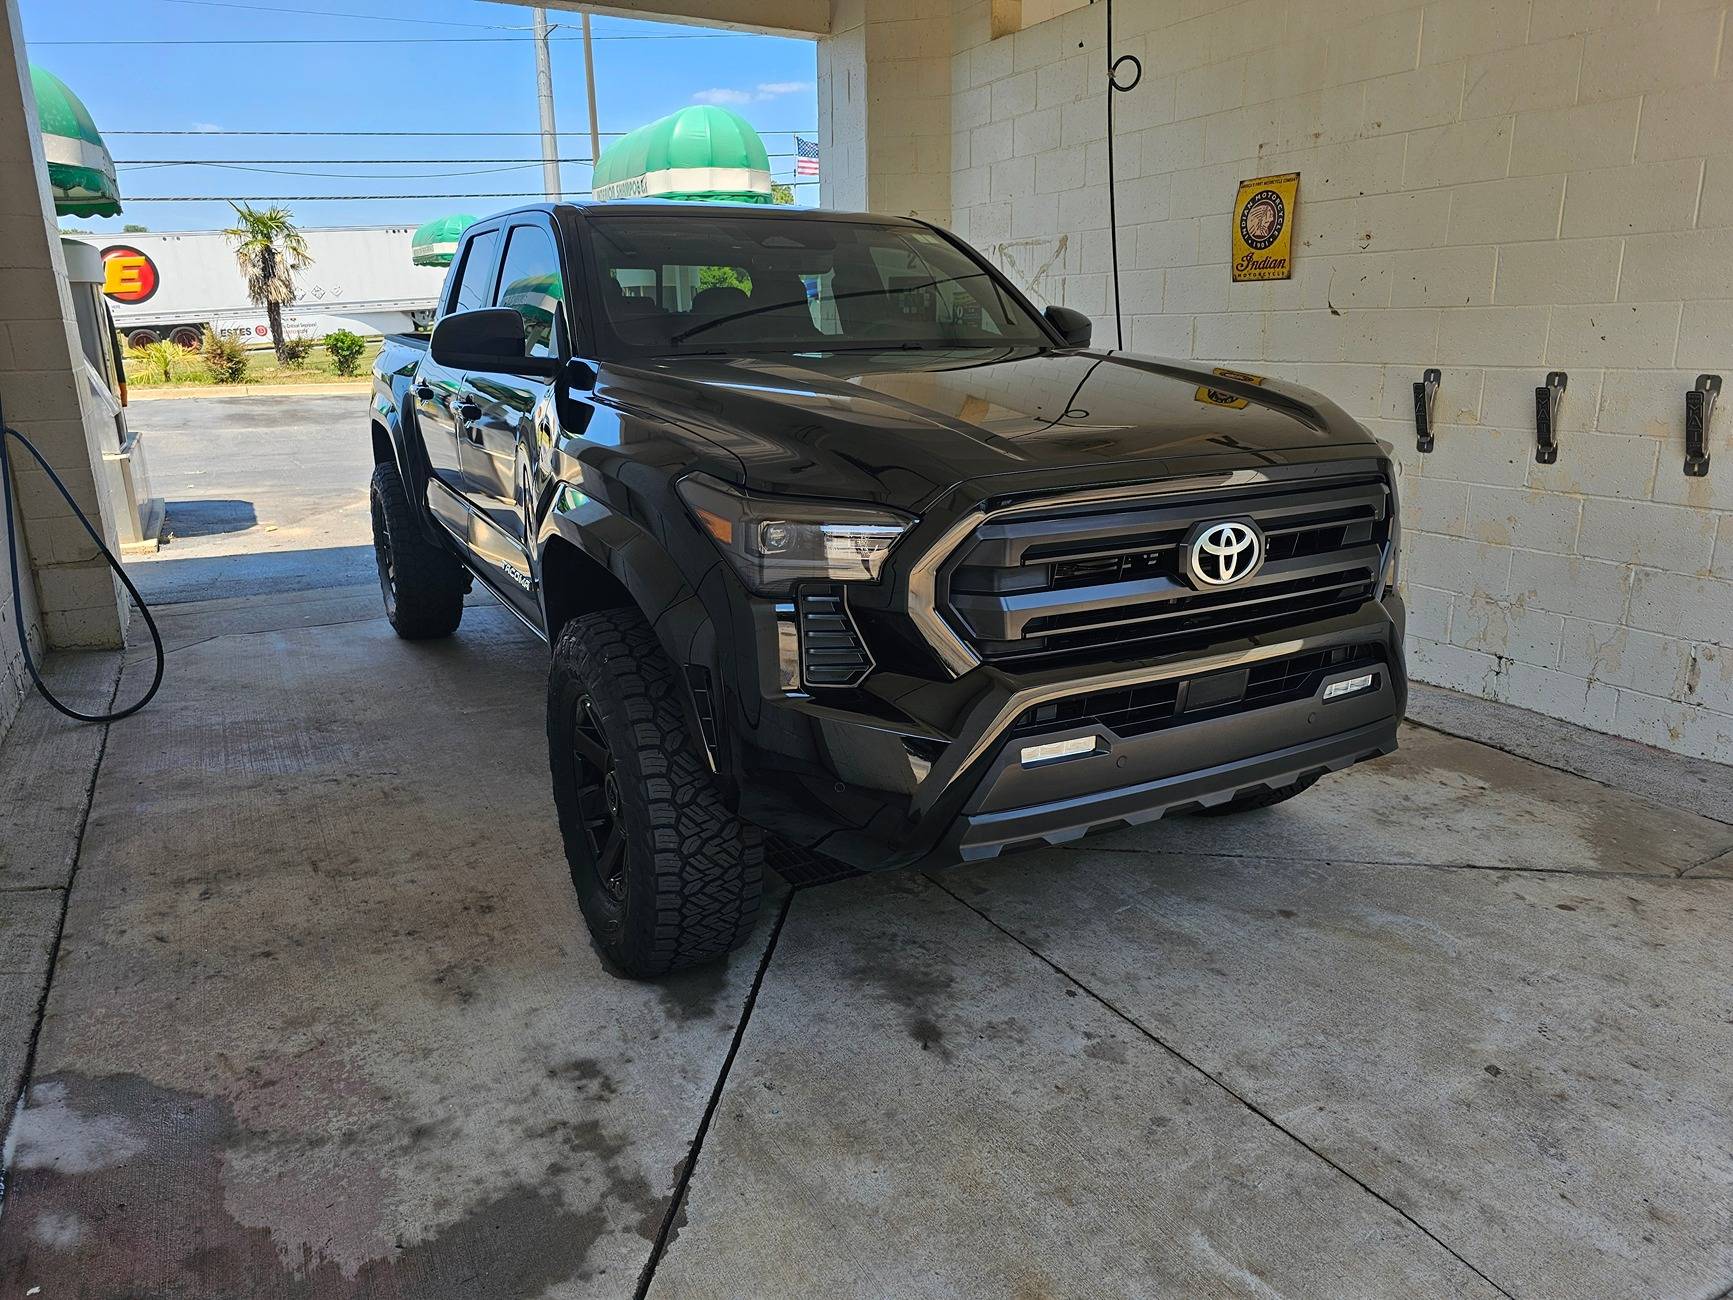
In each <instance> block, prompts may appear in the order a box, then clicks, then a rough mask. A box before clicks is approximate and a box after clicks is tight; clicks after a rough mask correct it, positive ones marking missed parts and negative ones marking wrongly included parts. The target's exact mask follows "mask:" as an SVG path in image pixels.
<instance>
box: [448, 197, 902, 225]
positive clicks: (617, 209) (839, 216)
mask: <svg viewBox="0 0 1733 1300" xmlns="http://www.w3.org/2000/svg"><path fill="white" fill-rule="evenodd" d="M561 208H563V209H566V210H568V211H570V212H573V213H575V214H576V215H578V216H580V217H586V218H587V217H597V216H614V215H618V214H622V213H628V212H630V213H633V214H642V215H644V216H658V217H691V218H693V219H694V220H702V219H703V218H704V217H705V215H706V214H714V213H715V211H716V210H717V209H718V208H723V209H726V210H727V211H728V212H729V213H730V214H731V215H732V214H738V215H741V216H759V217H771V218H775V217H800V218H803V219H805V220H808V221H812V220H817V221H870V222H873V223H875V224H877V225H897V226H918V225H920V224H921V222H919V221H917V220H915V219H914V218H912V217H899V216H893V215H891V214H889V213H882V212H837V211H835V210H834V209H831V208H811V207H805V206H802V205H800V204H793V203H739V202H721V201H717V202H712V201H710V200H705V201H704V202H702V203H696V202H693V201H691V200H689V199H687V200H677V199H606V200H601V201H598V200H593V199H584V200H564V201H562V202H559V203H526V204H521V205H519V206H518V207H515V208H508V209H506V210H505V211H503V212H491V213H489V214H488V215H487V216H485V217H482V218H481V219H480V221H478V222H477V223H476V224H477V225H480V224H481V223H482V222H486V221H492V220H495V219H496V218H499V217H507V216H511V215H513V214H514V213H519V212H547V213H551V212H553V211H555V210H556V209H561Z"/></svg>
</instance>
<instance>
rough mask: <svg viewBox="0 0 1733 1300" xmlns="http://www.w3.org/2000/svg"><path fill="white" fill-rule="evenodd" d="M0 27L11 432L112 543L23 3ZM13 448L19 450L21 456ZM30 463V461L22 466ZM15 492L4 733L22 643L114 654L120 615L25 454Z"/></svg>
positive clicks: (0, 222)
mask: <svg viewBox="0 0 1733 1300" xmlns="http://www.w3.org/2000/svg"><path fill="white" fill-rule="evenodd" d="M5 20H6V21H5V24H4V27H3V28H0V399H3V400H4V403H5V416H6V421H7V423H9V424H11V425H13V426H14V427H15V428H17V429H19V430H20V431H22V432H23V433H24V434H25V435H26V436H27V437H29V438H30V439H31V441H32V442H34V443H35V444H36V445H37V447H39V448H40V449H41V450H42V452H43V454H44V455H46V456H47V457H48V459H49V462H50V463H51V464H52V465H53V466H54V468H55V471H56V472H57V473H58V474H59V475H60V476H61V478H62V479H64V480H65V481H66V484H67V486H68V487H69V488H71V490H72V493H73V496H74V498H75V499H76V500H77V501H78V503H79V506H80V508H81V509H82V510H84V511H85V512H86V513H87V514H88V515H89V516H90V517H91V518H92V519H100V520H102V521H103V526H104V530H105V532H106V534H107V538H108V541H109V545H110V546H111V547H113V546H114V545H115V535H114V527H113V513H112V511H111V509H110V507H109V503H108V500H107V492H106V483H105V479H104V476H103V474H102V473H101V454H102V449H103V442H102V440H103V439H104V438H109V437H112V436H113V424H112V423H111V422H108V421H105V420H104V419H103V418H102V416H101V413H100V411H99V410H98V408H97V405H96V402H95V399H94V396H93V394H92V393H91V391H90V388H89V385H88V384H87V383H86V381H85V379H84V377H83V375H82V374H81V373H80V372H79V371H78V370H76V369H75V368H74V367H75V365H76V364H77V363H79V362H81V361H82V360H83V352H82V351H81V350H80V348H79V346H78V344H77V339H76V333H75V330H76V326H75V324H74V316H73V311H72V302H71V299H70V297H69V296H68V290H67V284H66V267H65V264H64V260H63V258H62V256H61V252H60V232H59V230H58V228H57V226H56V223H55V221H54V218H53V216H52V215H51V209H50V207H49V200H48V191H47V168H46V165H45V163H44V161H43V158H42V147H41V142H40V140H39V139H38V136H37V129H36V114H35V106H34V102H33V100H32V97H31V92H30V79H29V74H28V71H27V63H26V60H25V55H24V46H23V39H22V35H21V32H22V28H21V26H20V24H19V19H18V9H17V5H16V3H15V0H6V6H5ZM14 450H18V449H16V448H14ZM21 462H22V463H21ZM13 464H14V467H15V473H14V478H13V486H14V489H15V491H16V495H17V501H18V511H17V514H18V515H19V516H20V518H19V519H18V523H19V524H20V526H21V531H22V535H23V539H24V544H25V555H24V557H23V560H24V563H23V565H22V566H21V567H22V572H21V578H22V580H23V583H24V587H25V590H24V597H25V621H26V626H25V627H23V628H20V627H18V626H17V625H16V622H15V620H14V618H13V616H12V611H11V601H12V595H11V591H10V579H9V577H8V576H7V574H6V572H5V569H6V566H5V565H4V564H3V563H0V606H3V612H0V733H3V732H4V730H5V728H6V726H7V725H8V724H9V723H10V722H11V719H12V716H13V715H14V714H15V713H16V711H17V707H18V702H19V700H20V698H21V697H22V695H23V691H24V675H23V658H22V653H21V644H22V641H23V638H25V637H29V638H30V644H31V645H32V647H33V648H34V649H35V651H36V652H37V653H38V655H39V656H40V654H41V653H42V652H43V651H44V650H45V649H46V648H47V647H113V646H118V645H119V644H120V642H121V636H122V628H123V623H122V619H123V613H122V609H123V607H122V605H121V603H120V597H119V591H118V589H117V584H116V583H115V580H114V577H113V575H112V574H111V573H110V572H109V570H108V568H107V566H106V564H105V563H104V562H103V560H102V558H101V556H100V555H99V554H98V553H97V551H96V549H95V548H94V547H93V546H92V545H91V543H90V539H89V538H88V537H87V536H86V535H85V534H84V532H83V530H82V529H81V528H80V527H79V524H78V521H77V519H76V518H75V517H74V516H73V515H72V513H71V512H70V511H69V510H68V509H67V508H66V505H65V502H64V501H62V499H61V498H60V496H59V494H58V493H57V492H55V490H54V487H53V485H52V484H51V483H50V482H49V481H48V478H47V476H46V475H44V474H43V473H42V471H41V470H40V469H38V468H37V467H36V466H35V464H34V463H32V462H29V460H28V458H27V457H25V456H24V454H23V453H22V452H21V451H19V454H18V455H16V456H14V458H13Z"/></svg>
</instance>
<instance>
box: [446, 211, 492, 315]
mask: <svg viewBox="0 0 1733 1300" xmlns="http://www.w3.org/2000/svg"><path fill="white" fill-rule="evenodd" d="M498 244H499V231H497V230H489V231H487V232H485V233H483V234H480V235H477V236H476V237H475V238H474V239H472V240H470V241H469V249H468V251H466V252H465V253H464V255H463V271H462V276H463V278H462V279H460V280H459V281H458V282H457V293H456V294H455V295H453V297H452V299H451V310H452V311H474V310H475V309H476V308H478V307H485V306H487V299H488V289H489V287H490V285H489V279H488V276H489V273H490V272H492V270H493V250H494V248H495V247H496V246H497V245H498Z"/></svg>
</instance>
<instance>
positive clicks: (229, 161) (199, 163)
mask: <svg viewBox="0 0 1733 1300" xmlns="http://www.w3.org/2000/svg"><path fill="white" fill-rule="evenodd" d="M765 156H766V157H769V158H792V157H794V156H795V155H794V154H793V152H786V153H773V154H767V155H765ZM557 161H559V162H562V163H575V164H585V165H587V164H589V163H592V162H594V161H595V160H594V159H593V158H588V157H584V158H560V159H558V160H557ZM423 162H442V163H450V164H454V165H455V164H457V163H535V164H537V165H538V166H539V165H540V163H541V159H540V158H431V159H430V158H116V159H115V160H114V165H115V166H116V167H232V166H238V165H239V164H242V163H273V164H282V165H284V166H317V165H319V164H322V163H342V164H344V165H345V166H348V165H356V166H360V165H363V164H366V165H375V164H382V163H383V164H396V165H398V166H407V165H409V164H411V163H423Z"/></svg>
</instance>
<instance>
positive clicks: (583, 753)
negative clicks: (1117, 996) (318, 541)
mask: <svg viewBox="0 0 1733 1300" xmlns="http://www.w3.org/2000/svg"><path fill="white" fill-rule="evenodd" d="M1089 334H1090V324H1089V320H1088V318H1087V317H1085V316H1082V315H1081V314H1079V313H1077V312H1075V311H1070V310H1067V309H1065V308H1062V307H1049V308H1047V309H1046V311H1045V312H1042V311H1038V310H1037V309H1036V308H1034V307H1033V306H1031V305H1030V303H1029V302H1028V300H1027V299H1026V298H1025V297H1024V296H1023V295H1022V294H1021V293H1020V292H1019V291H1018V290H1017V289H1016V287H1015V286H1013V285H1012V284H1011V283H1010V282H1009V281H1007V280H1006V279H1005V277H1004V276H1003V275H1001V274H1000V273H999V272H998V271H997V270H996V269H995V268H994V267H993V266H992V265H990V264H989V263H988V262H987V261H986V260H984V259H983V258H981V257H980V256H978V255H977V254H976V253H974V252H973V251H972V250H971V249H969V248H968V247H967V246H965V245H964V244H962V243H961V242H960V241H958V240H957V239H955V238H954V237H953V236H951V235H949V234H947V233H946V232H944V231H942V230H939V229H936V228H934V227H932V226H930V225H926V224H923V223H921V222H918V221H913V220H907V219H902V218H894V217H880V216H866V215H849V214H843V213H835V212H817V211H806V210H797V209H789V208H774V207H754V206H748V205H741V206H732V205H713V204H679V203H654V202H629V203H608V204H594V205H581V204H554V205H546V206H540V207H530V208H524V209H521V210H518V211H514V212H509V213H505V214H503V215H500V216H496V217H492V218H489V219H487V220H484V221H480V222H478V223H476V224H475V225H474V226H472V227H470V229H469V230H468V232H467V233H466V235H465V236H464V239H463V243H462V245H461V247H460V248H459V250H458V253H457V257H456V259H455V261H454V262H453V265H452V268H451V271H450V274H449V276H448V278H447V283H446V287H445V290H444V293H443V297H442V300H441V303H440V307H439V314H438V318H437V322H436V324H435V326H434V329H433V333H432V337H431V341H430V342H429V341H428V340H418V339H413V338H408V337H398V338H394V339H392V340H391V341H390V342H389V344H388V345H387V347H386V349H385V351H384V353H383V354H382V355H381V357H380V359H379V363H378V366H377V369H376V373H375V376H374V400H373V405H372V439H373V452H374V459H375V461H376V465H377V467H376V469H375V471H374V475H373V485H372V513H373V528H374V534H375V537H376V541H377V549H378V557H379V575H380V581H381V585H382V587H383V589H384V594H385V605H386V612H387V614H388V615H389V617H390V619H391V622H392V624H393V625H394V626H395V627H396V629H397V631H398V632H399V633H400V634H401V635H403V636H405V637H434V636H446V635H449V634H450V633H452V632H453V631H455V630H456V628H457V626H458V622H459V620H460V619H461V618H462V616H463V608H464V595H465V593H466V592H467V591H468V590H469V589H470V587H471V584H472V580H473V579H479V580H480V581H481V582H482V584H483V585H484V586H485V587H486V588H487V589H488V590H489V591H490V592H491V593H492V594H493V595H494V596H495V597H497V598H498V600H499V602H500V603H501V604H503V605H504V606H505V607H506V608H507V609H509V610H511V611H512V612H513V613H514V614H516V615H517V616H518V618H520V619H522V620H523V622H524V623H525V624H526V625H527V626H528V627H529V628H530V629H531V631H533V632H534V633H535V634H536V635H537V636H539V637H541V638H543V639H544V640H546V641H547V642H548V644H549V645H550V646H551V647H552V665H551V668H550V672H549V682H548V744H549V758H550V764H551V767H552V773H553V794H554V803H555V806H556V808H557V810H558V814H559V821H560V828H561V831H562V832H563V835H564V840H565V847H566V854H567V857H568V859H569V861H570V866H571V871H572V879H573V882H574V884H575V885H576V888H577V893H578V898H579V901H580V903H581V904H582V907H583V911H584V915H585V917H586V918H587V919H588V921H589V924H590V927H591V929H592V931H593V932H594V934H595V936H596V939H597V941H598V943H599V945H600V947H601V948H602V950H603V951H604V952H605V953H606V954H607V955H608V956H609V957H610V958H611V959H612V960H613V961H614V962H616V963H617V964H618V966H619V967H620V969H622V970H623V971H624V972H625V973H627V974H629V975H633V976H649V975H656V974H659V973H662V972H666V971H670V970H675V969H679V968H681V967H685V966H689V965H692V964H694V963H696V962H700V961H703V960H706V959H708V958H712V957H715V956H717V955H718V954H721V953H723V952H726V951H727V950H728V949H729V948H731V947H732V946H734V945H735V944H737V943H739V942H740V941H741V940H742V939H744V938H745V937H746V935H747V934H748V932H749V931H750V929H751V927H752V925H753V921H754V918H755V915H756V912H757V907H758V900H759V894H760V890H761V886H762V881H763V872H764V863H765V851H766V848H765V846H766V837H767V836H768V837H769V838H770V842H771V844H772V845H773V846H774V848H775V850H776V851H778V852H787V853H790V854H794V855H798V858H799V860H800V861H803V862H806V863H808V864H810V863H812V862H814V861H823V862H834V863H840V864H842V865H844V866H847V867H851V868H856V869H876V868H883V867H907V866H914V865H921V866H937V865H943V864H946V863H955V862H958V861H963V860H975V859H982V858H990V857H993V856H994V855H996V854H998V853H1000V852H1001V851H1002V850H1005V849H1013V848H1020V847H1023V846H1027V845H1038V844H1057V843H1061V842H1063V841H1067V840H1072V839H1075V838H1077V837H1078V836H1081V835H1083V834H1085V833H1087V832H1089V831H1091V830H1094V829H1097V828H1103V827H1112V826H1124V825H1128V824H1134V823H1138V822H1143V821H1147V820H1149V819H1151V818H1155V817H1159V816H1161V815H1163V814H1164V813H1168V812H1175V811H1193V812H1235V811H1239V810H1244V809H1251V808H1260V807H1264V806H1266V805H1268V804H1272V803H1275V802H1277V801H1279V800H1282V799H1286V798H1288V797H1290V796H1291V795H1294V794H1296V793H1298V792H1299V791H1301V790H1303V789H1305V788H1306V787H1307V786H1308V785H1310V784H1312V783H1313V782H1314V781H1315V780H1316V779H1317V778H1318V777H1319V776H1320V775H1322V774H1323V773H1326V772H1329V771H1331V770H1333V769H1336V768H1341V767H1344V766H1347V765H1348V764H1350V763H1355V762H1358V761H1359V760H1361V759H1366V758H1372V757H1374V756H1377V755H1380V754H1385V753H1388V752H1389V751H1390V750H1392V749H1393V748H1394V747H1395V745H1396V730H1397V724H1398V722H1399V721H1400V719H1401V716H1402V713H1403V709H1404V706H1405V702H1406V697H1407V685H1406V679H1405V677H1404V672H1403V661H1402V630H1403V621H1404V620H1403V610H1402V604H1401V600H1400V598H1399V596H1398V594H1397V591H1396V586H1395V583H1396V567H1397V549H1398V541H1399V538H1398V525H1397V511H1396V494H1395V481H1394V474H1393V471H1392V467H1391V464H1390V461H1389V460H1388V458H1387V457H1386V456H1385V455H1384V454H1383V452H1382V451H1381V449H1380V447H1379V444H1378V443H1377V442H1376V441H1375V440H1374V439H1373V438H1372V437H1371V435H1370V434H1369V433H1368V432H1367V431H1366V430H1365V428H1363V427H1362V426H1361V425H1360V424H1358V423H1356V422H1355V421H1354V420H1353V419H1351V418H1349V417H1348V416H1347V415H1346V414H1344V413H1343V412H1342V411H1341V410H1340V409H1339V408H1337V407H1336V406H1335V405H1333V404H1332V403H1330V402H1329V401H1327V400H1326V399H1324V398H1322V397H1320V396H1319V395H1317V394H1316V393H1313V392H1309V391H1307V390H1305V389H1302V388H1298V387H1295V386H1292V385H1290V384H1286V383H1281V382H1278V381H1276V380H1274V379H1269V378H1265V377H1262V376H1258V375H1253V374H1246V373H1241V372H1238V371H1231V370H1225V369H1215V370H1211V369H1205V368H1200V367H1197V366H1194V365H1191V364H1187V363H1184V362H1177V361H1167V360H1160V359H1157V358H1153V357H1142V356H1132V355H1126V354H1124V353H1118V352H1110V351H1100V350H1093V349H1091V348H1090V347H1089Z"/></svg>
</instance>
